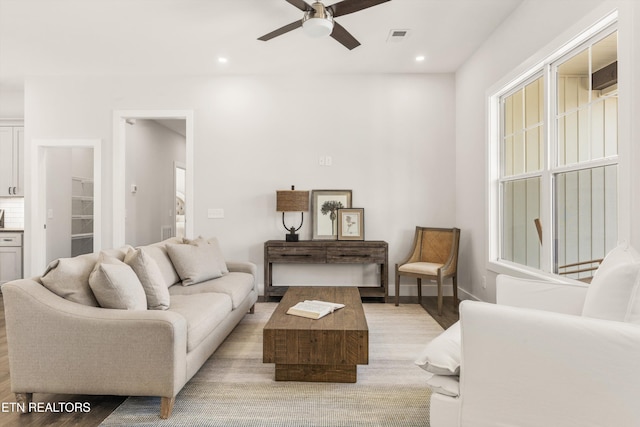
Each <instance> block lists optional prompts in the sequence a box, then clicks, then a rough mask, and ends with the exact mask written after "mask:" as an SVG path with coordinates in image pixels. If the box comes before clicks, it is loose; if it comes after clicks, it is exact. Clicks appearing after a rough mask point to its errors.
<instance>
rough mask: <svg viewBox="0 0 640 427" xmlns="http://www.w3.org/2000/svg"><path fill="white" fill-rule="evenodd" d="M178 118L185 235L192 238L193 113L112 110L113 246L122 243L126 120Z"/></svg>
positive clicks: (124, 227)
mask: <svg viewBox="0 0 640 427" xmlns="http://www.w3.org/2000/svg"><path fill="white" fill-rule="evenodd" d="M131 119H133V120H135V119H141V120H142V119H148V120H154V119H179V120H185V124H186V132H185V133H186V135H185V160H186V166H187V176H186V183H185V193H186V194H185V198H186V199H187V200H186V201H185V209H186V211H187V213H186V217H185V221H186V224H185V227H186V229H185V235H187V236H193V218H194V212H193V209H194V203H193V194H194V190H193V164H194V157H193V146H194V141H193V110H116V111H114V112H113V174H112V175H113V247H114V248H117V247H120V246H123V245H125V244H126V241H125V240H126V237H125V230H126V225H125V224H126V221H125V218H126V188H125V187H126V180H125V174H124V172H123V170H122V165H126V161H127V156H126V126H127V120H131Z"/></svg>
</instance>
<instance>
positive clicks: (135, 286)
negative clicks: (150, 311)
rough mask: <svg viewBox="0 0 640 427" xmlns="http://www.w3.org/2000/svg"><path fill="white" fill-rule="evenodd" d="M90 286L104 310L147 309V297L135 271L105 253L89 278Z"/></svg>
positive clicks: (101, 254) (99, 258)
mask: <svg viewBox="0 0 640 427" xmlns="http://www.w3.org/2000/svg"><path fill="white" fill-rule="evenodd" d="M89 286H91V290H92V291H93V294H94V295H95V297H96V299H97V300H98V303H100V306H101V307H103V308H115V309H121V310H146V309H147V297H146V295H145V293H144V289H143V288H142V283H140V280H139V279H138V276H136V273H135V272H134V271H133V269H132V268H131V267H129V266H128V265H127V264H125V263H124V262H122V261H120V260H119V259H117V258H114V257H112V256H109V255H107V254H105V253H100V256H99V257H98V262H97V263H96V266H95V267H94V269H93V271H92V272H91V275H90V276H89Z"/></svg>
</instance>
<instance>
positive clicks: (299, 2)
mask: <svg viewBox="0 0 640 427" xmlns="http://www.w3.org/2000/svg"><path fill="white" fill-rule="evenodd" d="M287 2H288V3H289V4H292V5H293V6H295V7H297V8H298V9H300V10H301V11H303V12H306V11H307V10H311V9H313V8H312V7H311V5H310V4H308V3H307V2H305V1H304V0H287Z"/></svg>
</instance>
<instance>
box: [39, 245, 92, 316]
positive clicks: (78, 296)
mask: <svg viewBox="0 0 640 427" xmlns="http://www.w3.org/2000/svg"><path fill="white" fill-rule="evenodd" d="M97 258H98V255H97V254H87V255H80V256H77V257H74V258H60V259H57V260H55V261H52V262H51V263H50V264H49V265H48V266H47V269H46V270H45V272H44V274H43V275H42V277H41V278H40V280H41V281H42V285H43V286H44V287H45V288H47V289H49V290H50V291H51V292H53V293H54V294H56V295H58V296H59V297H62V298H64V299H66V300H69V301H73V302H76V303H78V304H83V305H89V306H92V307H97V306H98V301H96V298H95V296H94V295H93V292H92V291H91V287H90V286H89V275H90V274H91V271H93V267H94V266H95V264H96V259H97Z"/></svg>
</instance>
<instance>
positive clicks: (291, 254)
mask: <svg viewBox="0 0 640 427" xmlns="http://www.w3.org/2000/svg"><path fill="white" fill-rule="evenodd" d="M276 263H280V264H378V265H379V266H380V286H359V287H358V289H359V290H360V296H361V297H378V298H383V299H384V300H385V301H386V300H387V297H388V295H389V292H388V286H389V245H388V244H387V242H384V241H374V240H370V241H367V240H364V241H353V240H307V241H300V242H286V241H284V240H269V241H267V242H265V244H264V282H265V283H264V296H265V300H266V301H269V300H270V298H271V297H272V296H283V295H284V294H285V292H286V291H287V289H288V288H289V287H288V286H274V285H273V264H276ZM346 285H348V283H346Z"/></svg>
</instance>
